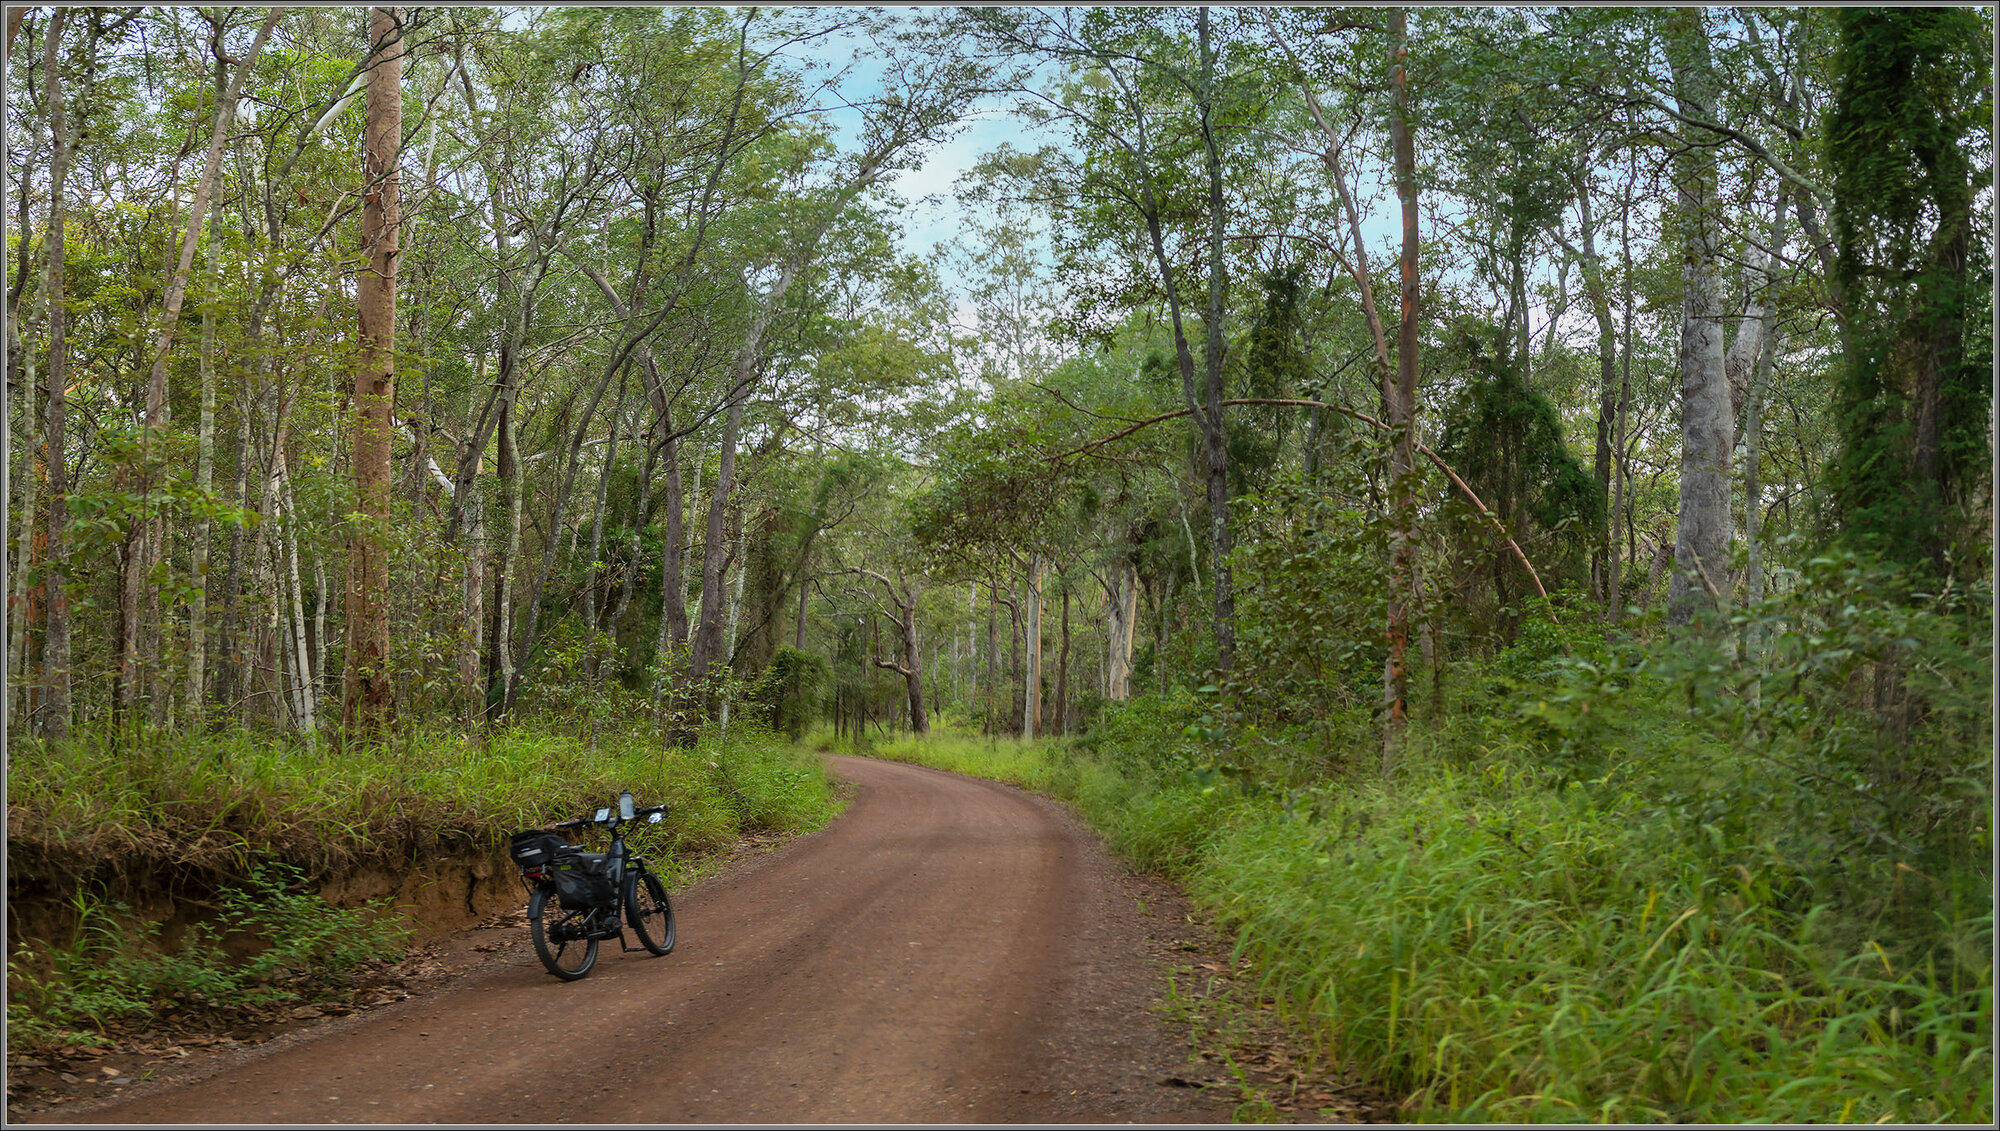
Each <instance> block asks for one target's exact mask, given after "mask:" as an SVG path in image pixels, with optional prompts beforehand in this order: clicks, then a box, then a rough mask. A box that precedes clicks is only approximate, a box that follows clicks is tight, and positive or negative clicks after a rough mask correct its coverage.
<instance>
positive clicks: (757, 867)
mask: <svg viewBox="0 0 2000 1131" xmlns="http://www.w3.org/2000/svg"><path fill="white" fill-rule="evenodd" d="M831 761H832V766H833V769H834V772H835V774H836V775H837V776H839V777H840V778H843V779H845V780H847V781H849V782H852V783H853V784H854V786H855V790H856V792H855V797H854V802H853V804H852V806H851V807H850V808H849V809H848V811H847V812H846V813H845V814H843V815H842V816H841V817H840V818H839V819H838V820H836V821H835V822H833V823H832V824H831V825H830V826H828V827H827V828H826V829H825V830H824V831H822V832H819V833H816V834H814V835H812V836H808V837H803V838H800V839H799V840H796V841H794V842H792V843H791V844H789V845H787V846H786V847H784V848H782V849H780V850H778V851H776V852H772V853H769V854H767V855H764V856H761V857H758V858H755V859H753V860H751V861H750V862H748V863H746V864H744V865H742V866H740V867H737V868H734V869H732V870H730V871H728V872H726V873H724V874H722V875H720V876H717V877H715V878H712V879H710V880H707V881H704V882H702V883H700V884H697V885H695V886H693V887H691V888H689V889H687V890H686V891H683V892H676V893H674V900H675V911H676V916H677V918H678V920H679V928H680V939H679V946H678V948H677V949H676V950H675V951H674V953H673V954H671V955H668V956H666V957H663V958H654V957H651V956H649V955H647V954H646V953H645V952H643V951H641V950H639V949H638V948H637V946H636V944H634V947H633V950H632V951H631V952H629V953H620V952H619V951H618V949H617V944H615V943H610V944H606V946H605V949H604V951H603V953H602V954H601V956H600V957H599V959H598V963H597V967H596V969H595V970H594V971H592V973H591V974H590V976H589V977H587V978H585V979H583V980H582V981H579V982H574V983H562V982H558V981H557V980H555V979H554V978H551V977H550V976H549V975H548V974H546V973H545V972H543V970H542V969H541V967H540V965H539V964H538V963H537V962H536V961H535V958H534V955H533V953H532V951H531V950H530V949H529V947H528V946H527V940H526V937H525V936H526V931H525V929H523V930H520V931H519V932H518V933H519V935H520V936H521V937H520V938H519V939H518V940H516V939H511V938H510V939H509V940H508V945H506V946H505V947H503V948H501V949H500V950H499V951H498V952H497V953H496V954H495V955H494V956H493V958H492V959H491V960H490V961H488V962H486V963H485V964H484V965H483V966H481V967H480V968H478V969H476V970H474V971H473V972H471V973H469V974H467V975H466V976H464V977H462V978H459V979H456V980H455V981H453V982H451V983H450V984H448V985H446V986H444V987H442V988H441V989H439V990H438V991H436V992H434V993H428V994H425V995H422V996H419V997H417V998H413V999H411V1000H409V1001H405V1002H401V1003H398V1004H396V1005H392V1006H388V1007H385V1008H382V1009H378V1010H375V1011H372V1012H369V1013H366V1014H360V1015H356V1016H352V1017H346V1018H340V1019H338V1020H334V1021H329V1022H326V1023H322V1024H318V1027H317V1028H310V1029H307V1030H305V1031H302V1032H300V1033H297V1034H292V1035H288V1036H287V1037H286V1038H284V1039H282V1040H279V1041H273V1042H271V1043H270V1044H269V1045H266V1046H262V1047H259V1048H255V1049H246V1050H243V1051H241V1052H239V1053H237V1054H234V1055H232V1056H229V1057H224V1058H217V1060H216V1061H215V1063H214V1064H212V1065H209V1066H203V1067H200V1068H195V1067H194V1066H190V1068H191V1069H193V1071H192V1072H191V1071H187V1070H184V1071H182V1072H180V1073H178V1074H177V1076H178V1078H176V1079H171V1080H164V1081H155V1082H151V1083H137V1084H134V1085H132V1086H131V1087H130V1088H128V1089H125V1090H124V1091H123V1093H122V1094H121V1095H119V1096H118V1097H116V1099H117V1101H118V1102H116V1103H98V1102H89V1103H81V1104H76V1105H73V1106H66V1107H65V1109H63V1110H61V1111H59V1112H48V1113H45V1114H42V1115H41V1116H40V1118H41V1119H44V1120H48V1119H62V1120H65V1121H72V1120H73V1121H85V1122H91V1123H190V1124H196V1125H208V1124H226V1123H257V1124H270V1123H279V1124H282V1123H334V1122H355V1123H425V1122H439V1123H587V1124H606V1123H644V1124H659V1123H935V1122H979V1123H1098V1122H1126V1121H1137V1122H1147V1123H1161V1122H1183V1123H1184V1122H1227V1121H1228V1119H1229V1114H1230V1110H1231V1107H1232V1101H1233V1096H1232V1095H1231V1094H1230V1091H1229V1090H1228V1089H1226V1088H1201V1087H1193V1086H1188V1085H1189V1082H1190V1081H1191V1080H1200V1081H1201V1082H1207V1080H1206V1079H1203V1078H1202V1077H1201V1076H1200V1075H1199V1069H1198V1067H1197V1068H1190V1067H1189V1059H1188V1058H1189V1051H1190V1050H1189V1046H1188V1038H1187V1034H1186V1030H1185V1028H1184V1027H1176V1026H1175V1025H1173V1024H1172V1023H1171V1022H1170V1021H1169V1020H1168V1019H1167V1018H1166V1017H1165V1016H1164V1015H1163V1014H1162V1012H1161V1011H1160V1010H1159V1009H1158V1008H1157V1006H1156V1004H1155V1003H1156V1002H1157V1001H1158V999H1159V997H1160V995H1161V994H1162V993H1163V992H1164V990H1165V970H1164V964H1165V961H1166V959H1167V958H1168V957H1171V950H1170V946H1163V944H1162V942H1161V940H1162V938H1167V939H1168V940H1169V941H1171V939H1172V938H1173V937H1174V936H1175V932H1176V931H1177V930H1182V929H1184V924H1181V923H1178V922H1175V921H1172V920H1171V919H1170V918H1169V916H1168V914H1167V913H1166V912H1163V911H1160V910H1157V909H1155V908H1152V907H1149V906H1148V904H1147V902H1146V901H1145V900H1144V899H1142V898H1139V897H1140V896H1141V895H1142V894H1143V892H1142V890H1141V889H1142V888H1143V886H1144V885H1143V883H1141V882H1140V881H1135V880H1134V879H1133V878H1132V877H1130V876H1128V875H1127V874H1126V872H1125V870H1124V869H1123V868H1122V866H1120V865H1119V864H1118V863H1117V862H1116V861H1115V860H1113V859H1112V858H1111V857H1109V856H1108V855H1107V854H1106V853H1105V851H1104V850H1103V848H1102V847H1101V846H1100V845H1099V844H1098V843H1097V841H1096V839H1095V838H1094V837H1093V836H1092V835H1091V834H1090V833H1089V832H1088V831H1087V830H1086V829H1084V828H1083V826H1082V825H1081V824H1080V823H1079V822H1078V821H1077V820H1076V819H1075V818H1074V817H1072V816H1071V815H1070V814H1069V813H1068V812H1066V811H1065V810H1063V809H1062V808H1061V807H1060V806H1058V805H1056V804H1054V803H1052V802H1049V801H1047V800H1045V799H1042V798H1039V797H1035V796H1033V795H1030V794H1027V793H1024V792H1022V791H1020V790H1017V789H1013V788H1011V787H1008V786H1004V785H999V784H995V783H992V782H985V781H978V780H974V779H971V778H965V777H959V776H957V775H954V774H947V773H942V772H939V771H936V770H929V769H924V768H922V767H917V766H908V765H900V764H895V763H888V762H876V761H871V760H867V759H857V758H834V759H832V760H831ZM203 1073H205V1075H203ZM191 1075H192V1076H194V1077H196V1078H190V1076H191Z"/></svg>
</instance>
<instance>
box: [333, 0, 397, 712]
mask: <svg viewBox="0 0 2000 1131" xmlns="http://www.w3.org/2000/svg"><path fill="white" fill-rule="evenodd" d="M402 35H403V10H402V9H401V8H376V9H373V11H372V13H371V16H370V21H369V40H370V44H369V47H370V53H371V54H374V55H376V56H377V57H378V59H379V62H377V63H376V64H375V69H374V70H373V71H371V72H369V75H368V93H367V125H366V137H365V139H364V145H365V152H364V153H363V157H362V176H363V179H364V182H365V185H366V189H365V195H364V196H363V198H362V199H363V205H362V209H361V247H362V251H363V252H364V253H365V254H366V255H367V257H368V267H367V269H366V270H363V271H362V272H361V273H360V274H359V275H358V276H357V277H356V279H355V301H356V305H357V306H358V307H359V308H360V314H361V318H360V342H359V349H360V357H359V364H358V365H357V366H356V368H355V373H354V469H353V473H354V494H355V504H356V509H357V510H358V511H359V514H358V515H357V516H356V519H355V529H354V533H353V534H351V535H349V537H348V543H347V546H348V549H347V555H348V562H347V570H348V573H347V576H348V584H347V676H346V687H345V691H344V693H343V695H342V700H341V721H342V722H343V724H344V725H345V726H346V727H347V729H348V730H350V731H359V732H361V733H363V734H375V733H380V732H382V731H383V730H386V729H387V727H388V725H389V723H390V722H391V721H392V720H393V718H394V716H395V709H396V689H395V684H394V682H393V681H392V680H391V679H390V673H389V606H388V597H389V556H388V539H387V538H386V537H385V535H386V533H387V530H388V524H389V521H390V520H389V508H390V497H389V495H390V490H391V484H390V472H391V468H390V463H389V440H390V429H391V428H392V427H393V422H392V417H391V412H392V410H393V408H394V406H395V401H396V379H395V347H396V253H397V251H398V250H399V249H398V247H397V224H398V221H399V214H400V209H399V207H398V200H397V192H398V190H399V187H400V179H401V178H400V174H399V172H398V151H399V149H400V148H401V145H402V140H403V43H402Z"/></svg>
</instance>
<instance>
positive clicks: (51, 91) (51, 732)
mask: <svg viewBox="0 0 2000 1131" xmlns="http://www.w3.org/2000/svg"><path fill="white" fill-rule="evenodd" d="M68 14H69V10H68V9H66V8H56V9H54V10H52V11H51V13H50V15H49V26H48V29H47V31H46V32H44V46H43V52H42V67H43V73H44V78H43V91H44V96H45V97H46V98H47V100H48V112H49V133H50V135H51V137H52V138H53V139H54V141H53V151H52V152H51V154H50V157H49V223H48V229H47V233H46V234H45V236H44V237H43V238H44V239H45V240H46V241H47V243H48V255H49V273H48V283H47V285H46V287H45V288H44V291H43V293H44V294H45V295H46V296H47V301H48V304H49V328H48V338H49V364H48V382H49V410H48V414H47V416H46V417H45V418H44V420H45V423H46V426H47V437H48V439H47V441H46V442H47V448H48V456H47V458H48V468H49V501H48V509H47V515H46V521H47V523H48V557H47V559H45V560H46V564H47V570H46V573H45V580H44V582H43V584H44V585H45V586H46V592H47V595H46V597H45V598H44V604H45V606H46V608H47V613H46V624H47V630H46V633H45V634H44V636H43V638H42V679H43V682H44V686H45V688H46V690H45V692H44V694H43V697H42V704H41V718H40V719H39V723H40V726H39V728H38V729H39V730H40V731H41V733H42V736H43V737H45V738H48V739H50V740H51V741H57V740H61V739H64V738H67V737H68V736H69V728H70V671H69V665H70V646H69V629H70V615H69V593H68V590H67V589H66V588H65V586H64V582H65V581H66V580H67V573H68V564H69V557H70V555H69V477H68V472H67V462H68V461H67V457H66V456H65V454H64V451H63V444H64V437H65V435H66V431H67V427H68V416H69V397H68V393H67V389H68V383H69V339H68V322H67V317H68V304H69V291H68V288H67V286H66V285H65V280H66V275H65V267H64V263H63V249H64V246H65V243H66V241H67V239H68V212H67V202H66V200H65V199H64V195H63V194H64V192H65V189H66V186H65V183H64V182H65V181H66V179H67V178H68V175H69V163H70V147H71V146H72V145H73V144H74V142H75V134H74V132H73V127H71V126H70V124H69V122H68V108H67V107H66V106H65V105H64V104H63V88H62V73H61V69H60V67H59V66H58V62H59V58H60V55H61V47H62V30H63V24H64V22H65V21H66V17H67V16H68Z"/></svg>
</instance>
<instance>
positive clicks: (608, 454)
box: [583, 365, 632, 681]
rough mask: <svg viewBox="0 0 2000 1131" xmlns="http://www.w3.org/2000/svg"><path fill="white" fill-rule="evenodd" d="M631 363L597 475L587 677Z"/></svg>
mask: <svg viewBox="0 0 2000 1131" xmlns="http://www.w3.org/2000/svg"><path fill="white" fill-rule="evenodd" d="M631 372H632V370H631V366H630V365H627V366H625V367H624V368H622V369H620V370H619V377H618V401H617V404H616V406H615V407H614V408H613V409H612V410H611V431H610V435H609V436H607V437H606V439H605V441H604V469H603V470H602V471H600V472H599V473H598V476H597V500H596V503H595V505H594V506H593V507H592V508H591V515H590V556H589V558H588V559H586V561H585V564H584V574H583V631H584V634H585V638H586V640H587V641H588V643H587V644H586V646H585V648H584V658H583V670H584V674H585V677H586V678H588V679H591V680H593V681H594V680H595V679H596V678H597V664H598V655H597V651H598V650H597V609H598V603H597V584H598V578H599V576H600V575H601V573H602V566H603V562H604V501H605V500H606V499H607V498H609V497H610V495H611V473H612V472H613V471H614V470H616V469H617V466H618V428H619V425H621V424H623V423H624V421H625V386H626V380H627V378H629V377H630V376H631Z"/></svg>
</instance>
